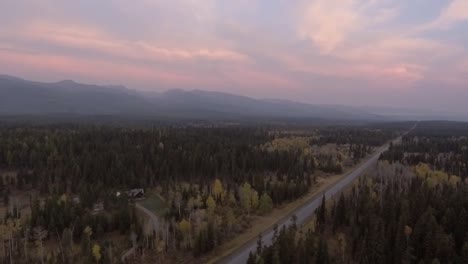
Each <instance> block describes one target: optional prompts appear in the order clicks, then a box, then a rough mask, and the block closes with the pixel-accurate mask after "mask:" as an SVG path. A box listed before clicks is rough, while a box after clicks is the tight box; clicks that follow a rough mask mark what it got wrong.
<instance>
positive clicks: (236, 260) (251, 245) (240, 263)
mask: <svg viewBox="0 0 468 264" xmlns="http://www.w3.org/2000/svg"><path fill="white" fill-rule="evenodd" d="M416 125H417V123H416V124H415V125H414V126H413V127H412V128H411V129H410V130H409V131H408V132H406V133H405V134H407V133H409V132H410V131H411V130H413V129H414V128H416ZM400 139H401V137H399V138H397V139H396V140H395V141H394V142H397V141H399V140H400ZM388 148H389V144H386V145H384V146H382V147H381V148H379V149H378V150H377V151H376V152H375V153H374V154H373V155H372V156H371V157H370V158H368V159H367V160H366V161H365V162H363V163H361V164H360V165H359V166H358V167H357V168H355V169H354V170H353V171H351V172H349V173H348V174H346V176H344V177H343V178H342V179H341V180H339V181H338V182H336V183H335V184H333V185H331V186H330V187H328V189H326V190H325V192H324V194H319V195H317V196H315V197H313V198H311V199H310V200H309V201H308V202H306V203H305V204H304V205H303V206H302V207H300V208H299V209H297V210H296V211H295V212H293V213H292V214H290V215H289V216H287V217H285V218H283V219H282V220H280V221H279V222H278V229H281V228H282V227H283V226H284V225H285V226H289V225H291V223H292V220H291V216H292V215H296V217H297V220H296V223H297V224H303V223H305V222H306V221H307V220H309V219H310V218H311V217H312V216H313V214H314V212H315V210H316V209H317V208H318V207H319V206H320V204H321V202H322V197H323V195H325V199H327V200H328V199H330V198H331V197H333V196H335V195H336V194H339V193H340V192H341V191H342V190H343V189H344V188H345V187H346V186H348V185H349V184H350V183H351V182H353V181H354V180H355V179H356V178H358V177H359V176H361V175H362V174H363V173H364V172H365V171H366V170H367V169H369V168H371V167H372V166H375V165H376V164H377V161H378V159H379V156H380V154H382V153H383V152H384V151H386V150H387V149H388ZM273 233H274V231H273V230H272V229H269V230H267V231H265V232H264V233H262V238H263V239H262V242H263V245H271V243H272V238H273ZM256 248H257V240H256V239H254V240H252V241H250V242H248V243H247V244H245V245H244V246H242V247H240V248H239V249H237V250H236V251H234V252H233V253H232V254H231V255H229V256H227V257H225V258H224V259H222V260H221V261H220V263H230V264H231V263H232V264H245V263H246V262H247V259H248V258H249V254H250V252H252V251H255V250H256Z"/></svg>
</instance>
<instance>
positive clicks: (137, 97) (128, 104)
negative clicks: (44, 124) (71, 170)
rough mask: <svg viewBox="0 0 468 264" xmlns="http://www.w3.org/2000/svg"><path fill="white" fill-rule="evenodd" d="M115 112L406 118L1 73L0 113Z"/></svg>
mask: <svg viewBox="0 0 468 264" xmlns="http://www.w3.org/2000/svg"><path fill="white" fill-rule="evenodd" d="M53 114H60V115H67V114H69V115H84V116H86V115H89V116H91V115H95V116H98V115H114V116H121V115H125V116H136V117H137V116H145V117H155V118H173V119H202V120H203V119H205V120H211V119H218V120H222V119H245V118H249V119H255V118H260V119H288V118H289V119H321V120H346V121H349V120H354V121H391V120H402V119H403V120H409V119H411V116H403V117H401V116H399V117H396V118H395V117H392V116H391V115H385V114H378V113H377V111H370V110H369V111H368V110H366V109H364V108H359V107H352V106H340V105H316V104H309V103H302V102H295V101H291V100H285V99H255V98H251V97H248V96H244V95H237V94H231V93H225V92H218V91H205V90H200V89H193V90H183V89H173V90H167V91H165V92H140V91H136V90H132V89H129V88H127V87H125V86H123V85H96V84H83V83H79V82H76V81H73V80H62V81H58V82H51V83H47V82H36V81H29V80H25V79H22V78H18V77H15V76H10V75H0V116H15V115H37V116H43V115H53Z"/></svg>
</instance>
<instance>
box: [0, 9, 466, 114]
mask: <svg viewBox="0 0 468 264" xmlns="http://www.w3.org/2000/svg"><path fill="white" fill-rule="evenodd" d="M0 73H3V74H10V75H15V76H19V77H23V78H26V79H32V80H39V81H59V80H63V79H73V80H75V81H79V82H85V83H96V84H119V85H125V86H127V87H129V88H131V89H139V90H150V91H163V90H167V89H174V88H177V89H203V90H210V91H221V92H228V93H234V94H241V95H246V96H252V97H256V98H281V99H290V100H296V101H301V102H308V103H314V104H342V105H355V106H388V107H411V108H421V109H432V110H438V111H451V112H467V111H468V0H410V1H409V0H132V1H129V0H99V1H96V0H80V1H72V0H2V1H0Z"/></svg>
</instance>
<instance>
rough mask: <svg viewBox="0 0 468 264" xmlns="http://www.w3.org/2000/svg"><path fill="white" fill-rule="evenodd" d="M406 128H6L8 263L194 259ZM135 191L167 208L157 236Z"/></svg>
mask: <svg viewBox="0 0 468 264" xmlns="http://www.w3.org/2000/svg"><path fill="white" fill-rule="evenodd" d="M399 131H400V130H399V128H394V129H381V128H370V127H364V126H347V127H313V128H308V129H304V128H297V129H289V128H288V129H285V128H272V127H250V126H245V127H243V126H235V127H232V126H229V127H193V126H185V127H169V126H165V127H145V128H142V127H118V126H104V125H103V126H98V125H83V124H80V125H38V126H6V127H1V128H0V175H1V177H0V192H1V195H2V197H3V199H2V201H3V212H4V217H3V218H2V219H3V220H2V225H1V228H2V230H3V231H2V236H3V238H4V241H5V243H4V248H3V252H2V255H3V259H4V260H5V261H6V262H7V263H12V262H11V261H14V262H16V263H34V262H36V263H44V262H47V263H116V262H117V261H120V259H121V255H122V254H123V252H125V251H126V249H128V248H132V249H135V251H136V252H138V253H136V254H133V256H134V258H133V259H134V260H135V261H141V259H143V258H145V259H149V260H150V261H151V260H156V259H158V260H164V261H165V262H178V261H180V259H177V257H176V258H175V259H174V256H179V255H181V256H183V258H185V259H187V258H188V259H190V258H195V259H196V258H199V257H201V256H204V255H205V254H207V253H209V252H210V251H212V250H213V249H214V248H216V247H217V246H219V245H221V244H222V243H223V242H225V241H227V240H229V239H231V238H233V237H235V236H236V235H238V234H240V233H242V232H243V230H245V229H246V228H248V227H249V226H250V225H251V221H252V219H253V218H255V217H256V216H261V215H267V214H269V213H270V212H271V211H272V210H273V209H274V208H276V207H278V206H281V205H283V204H286V203H288V202H291V201H294V200H296V199H298V198H299V197H301V196H303V195H305V194H306V193H308V192H309V191H310V190H311V189H312V188H313V187H314V186H317V185H318V183H317V179H318V177H326V176H327V175H335V174H339V173H342V172H343V171H344V170H346V169H347V168H350V167H352V166H354V164H356V163H357V162H359V161H360V160H362V159H363V158H365V157H366V155H368V154H370V153H371V152H372V151H373V149H374V148H376V147H379V146H381V145H383V144H384V143H385V142H387V141H389V140H390V139H393V138H394V137H395V136H396V135H397V134H398V132H399ZM132 189H143V190H145V191H146V194H147V196H148V200H150V199H154V200H156V201H158V202H160V203H161V204H162V208H158V209H161V210H159V211H158V212H157V213H156V214H157V217H158V218H159V220H158V221H159V223H158V225H159V226H158V228H157V229H156V230H154V229H153V228H152V227H151V223H149V222H148V221H144V220H142V219H143V218H144V217H142V214H141V210H140V209H138V206H135V205H137V204H140V205H141V204H145V203H148V202H145V201H142V202H138V201H134V200H133V199H131V197H128V196H127V191H128V190H132ZM151 201H153V200H151ZM117 241H119V242H117ZM54 245H55V246H54ZM52 248H53V249H52ZM174 252H179V253H178V254H174ZM143 256H144V257H143Z"/></svg>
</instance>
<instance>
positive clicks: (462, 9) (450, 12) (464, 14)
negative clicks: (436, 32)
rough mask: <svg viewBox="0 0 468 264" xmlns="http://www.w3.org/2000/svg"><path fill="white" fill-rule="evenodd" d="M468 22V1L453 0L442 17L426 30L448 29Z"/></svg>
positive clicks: (430, 24)
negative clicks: (459, 23)
mask: <svg viewBox="0 0 468 264" xmlns="http://www.w3.org/2000/svg"><path fill="white" fill-rule="evenodd" d="M465 20H468V1H466V0H452V1H451V2H450V4H448V6H447V7H446V8H445V9H444V10H443V11H442V12H441V14H440V16H439V17H438V18H437V19H436V20H435V21H433V22H431V23H429V24H428V25H426V26H425V28H426V29H447V28H450V27H451V26H452V25H454V24H456V23H458V22H462V21H465Z"/></svg>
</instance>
